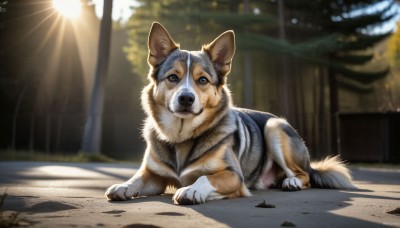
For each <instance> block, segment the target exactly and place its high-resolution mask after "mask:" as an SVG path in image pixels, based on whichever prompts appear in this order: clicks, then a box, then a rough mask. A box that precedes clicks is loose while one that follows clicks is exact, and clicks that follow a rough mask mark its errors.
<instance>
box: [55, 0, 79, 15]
mask: <svg viewBox="0 0 400 228" xmlns="http://www.w3.org/2000/svg"><path fill="white" fill-rule="evenodd" d="M53 7H54V8H55V9H56V10H57V11H58V12H59V13H60V14H61V15H63V16H64V17H67V18H71V19H74V18H77V17H79V15H80V14H81V8H82V5H81V0H53Z"/></svg>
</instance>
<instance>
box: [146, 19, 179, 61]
mask: <svg viewBox="0 0 400 228" xmlns="http://www.w3.org/2000/svg"><path fill="white" fill-rule="evenodd" d="M147 45H148V48H149V56H148V59H147V61H148V63H149V64H150V65H152V66H157V65H158V64H159V63H161V62H162V61H163V60H164V59H165V58H166V57H167V56H168V54H169V53H170V52H171V51H173V50H175V49H176V48H179V45H178V44H176V43H175V42H174V40H173V39H172V38H171V36H170V35H169V33H168V32H167V30H166V29H165V28H164V27H163V26H162V25H161V24H160V23H158V22H153V25H152V26H151V29H150V33H149V38H148V42H147Z"/></svg>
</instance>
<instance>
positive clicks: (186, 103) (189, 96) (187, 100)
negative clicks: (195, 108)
mask: <svg viewBox="0 0 400 228" xmlns="http://www.w3.org/2000/svg"><path fill="white" fill-rule="evenodd" d="M195 99H196V98H195V96H194V95H193V93H190V92H182V93H181V94H180V95H179V97H178V102H179V104H180V105H182V106H183V107H185V108H186V109H187V108H189V107H191V106H192V104H193V103H194V101H195Z"/></svg>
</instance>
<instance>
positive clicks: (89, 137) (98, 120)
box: [82, 0, 113, 154]
mask: <svg viewBox="0 0 400 228" xmlns="http://www.w3.org/2000/svg"><path fill="white" fill-rule="evenodd" d="M112 2H113V1H112V0H104V6H103V18H102V19H101V24H100V38H99V47H98V55H97V63H96V71H95V75H94V84H93V88H92V95H91V97H90V102H89V110H88V113H87V118H86V124H85V131H84V136H83V143H82V152H83V153H85V154H99V153H100V149H101V131H102V121H103V106H104V90H105V82H106V76H107V73H108V63H109V58H110V45H111V44H110V43H111V28H112V20H111V13H112Z"/></svg>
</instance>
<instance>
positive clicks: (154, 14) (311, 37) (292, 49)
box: [125, 0, 398, 152]
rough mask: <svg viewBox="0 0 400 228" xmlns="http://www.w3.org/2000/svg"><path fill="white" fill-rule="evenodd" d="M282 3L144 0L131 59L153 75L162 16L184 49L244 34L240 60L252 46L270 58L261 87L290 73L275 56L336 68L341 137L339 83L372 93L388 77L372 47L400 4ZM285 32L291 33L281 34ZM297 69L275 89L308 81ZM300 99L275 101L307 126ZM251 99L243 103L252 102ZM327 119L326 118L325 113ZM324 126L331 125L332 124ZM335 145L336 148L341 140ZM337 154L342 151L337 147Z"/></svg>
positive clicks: (389, 0) (333, 86) (237, 91)
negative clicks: (155, 29)
mask: <svg viewBox="0 0 400 228" xmlns="http://www.w3.org/2000/svg"><path fill="white" fill-rule="evenodd" d="M183 2H184V3H183ZM277 3H282V1H258V0H252V1H247V0H242V1H196V0H190V1H179V0H160V1H144V0H142V1H140V4H139V5H140V6H139V7H138V8H136V9H135V14H134V15H133V16H132V17H131V20H130V21H129V24H128V27H129V29H130V31H129V33H130V40H129V46H128V47H127V48H126V49H125V50H126V52H127V56H128V59H129V60H130V61H131V63H132V64H133V66H134V70H135V71H137V72H139V73H140V74H141V75H145V72H146V69H147V64H146V62H145V61H146V55H147V48H146V47H147V44H146V41H147V34H148V29H149V27H150V25H151V23H152V21H154V20H159V21H160V22H162V23H163V24H164V25H165V26H166V27H167V28H168V30H169V31H170V33H171V34H173V36H174V39H175V40H178V41H181V42H182V45H181V47H183V48H184V49H190V48H198V47H200V45H201V43H199V42H201V41H208V40H211V39H212V38H213V36H215V35H218V34H219V33H221V32H222V31H224V30H227V29H234V30H235V34H236V37H237V39H236V40H237V52H236V53H237V54H236V57H235V60H234V61H238V59H239V60H243V59H246V57H245V55H244V54H243V52H245V51H252V56H253V57H252V62H256V61H259V60H260V59H265V60H264V61H260V63H259V64H263V65H264V69H263V70H267V71H264V72H262V71H258V72H257V71H256V70H253V72H254V76H255V77H257V79H258V80H257V83H254V87H256V86H258V85H256V84H260V83H261V82H262V81H263V80H265V79H266V78H265V77H266V75H267V74H273V73H279V75H280V76H281V75H282V71H279V72H274V71H273V67H275V65H273V64H271V63H275V62H274V60H275V59H270V58H268V54H269V55H274V56H287V57H290V58H288V59H287V60H286V61H289V63H287V64H281V65H280V66H282V65H288V66H289V65H290V66H291V67H293V61H294V60H293V59H296V60H300V61H303V62H307V63H310V64H314V65H316V66H319V67H323V68H324V69H328V70H329V75H328V77H329V80H330V83H329V84H330V91H331V99H330V104H331V105H332V107H331V114H332V122H331V126H332V128H333V132H332V135H333V137H332V138H333V140H332V141H335V140H336V138H337V137H336V132H335V129H334V126H336V116H337V113H338V111H339V103H338V99H337V89H338V87H339V88H346V89H349V90H351V91H353V92H356V93H360V92H362V93H368V92H370V91H371V90H372V88H373V86H372V85H373V84H374V83H375V82H376V81H377V80H380V79H382V78H384V77H385V76H386V75H387V73H388V71H389V68H388V65H387V64H385V61H382V60H379V59H381V58H380V55H379V54H378V53H376V52H374V51H371V48H372V47H373V46H374V45H375V44H377V43H379V42H381V41H383V40H385V39H386V38H387V37H389V36H390V35H391V33H392V31H393V29H394V28H395V26H396V24H395V22H396V20H397V15H398V6H397V4H396V1H395V0H384V1H379V0H368V1H361V0H340V1H339V0H337V1H307V0H285V1H284V4H281V5H282V6H281V9H280V10H278V4H277ZM374 9H375V10H374ZM278 12H280V13H278ZM383 24H385V25H386V26H385V27H386V28H388V29H387V30H382V31H381V32H380V33H375V32H374V29H373V28H375V27H379V26H381V25H383ZM279 31H281V33H279ZM282 32H284V33H285V35H279V34H282ZM260 53H261V54H260ZM267 53H268V54H267ZM254 56H258V58H255V57H254ZM375 57H376V58H375ZM267 59H268V60H267ZM378 60H379V61H378ZM268 61H270V62H271V63H270V62H268ZM290 61H292V63H290ZM382 63H383V64H382ZM244 65H245V62H244V61H243V62H239V63H238V62H236V63H235V64H234V68H233V72H232V74H234V73H235V72H234V71H235V70H236V69H238V68H239V69H240V70H239V71H240V72H236V73H239V74H241V75H243V72H244V70H243V69H244V68H245V66H244ZM252 65H253V67H254V68H256V67H258V66H257V65H256V64H254V63H253V64H252ZM276 65H277V64H276ZM267 66H268V67H269V69H268V67H267ZM371 66H372V67H371ZM374 66H375V67H374ZM376 66H381V67H376ZM271 68H272V69H271ZM285 70H287V69H286V68H285ZM296 73H297V72H292V71H289V72H286V73H284V74H287V75H289V77H290V78H289V80H286V81H288V83H282V81H285V80H283V79H282V77H280V78H279V77H276V78H274V79H277V80H276V81H279V83H277V84H275V85H276V86H274V85H273V83H274V82H270V83H269V87H268V90H273V91H275V94H279V91H283V92H287V93H288V94H290V93H293V91H294V90H296V89H297V87H296V86H295V83H294V82H292V81H298V82H299V83H305V82H302V81H301V80H303V79H302V78H294V76H293V75H296ZM232 74H231V75H232ZM321 75H322V74H321ZM263 77H264V78H263ZM230 78H232V76H230ZM236 79H237V78H236ZM327 79H328V78H326V79H321V80H320V81H321V84H320V85H318V86H322V83H323V81H324V80H325V81H328V80H327ZM242 81H243V79H241V82H237V81H234V80H233V81H232V84H233V85H232V86H231V88H232V87H233V91H234V95H236V96H234V98H236V99H240V98H241V97H243V96H241V95H243V94H244V93H243V91H244V88H243V87H245V85H244V84H243V83H242ZM282 84H287V86H282ZM276 87H278V88H276ZM316 91H318V92H317V93H318V94H321V96H323V95H324V88H322V87H321V88H320V89H319V90H316ZM297 94H299V93H297ZM300 94H302V93H300ZM294 96H296V95H295V94H294V93H293V95H290V96H289V97H288V99H283V97H284V96H278V97H277V98H273V99H276V100H277V101H273V102H270V103H271V105H270V107H271V106H272V109H271V111H275V112H277V114H278V115H281V113H284V112H289V113H292V114H293V116H294V117H293V118H298V119H299V122H298V123H296V121H293V119H291V118H292V117H290V118H289V121H290V122H292V123H293V122H294V123H295V124H296V125H300V126H303V125H304V126H306V125H307V124H305V120H304V118H305V117H304V116H303V117H302V119H301V118H300V117H298V116H299V115H298V113H297V112H298V110H302V109H305V108H304V107H300V108H299V109H297V106H301V105H303V104H300V105H299V104H298V103H297V99H298V98H297V97H294ZM238 97H239V98H238ZM268 99H272V98H268ZM301 99H303V100H304V99H306V98H301ZM243 100H245V99H243ZM243 100H242V104H244V103H245V102H243ZM285 100H286V101H285ZM325 100H326V99H325V98H324V97H322V98H321V99H320V101H321V102H325ZM265 102H267V101H265ZM274 103H275V104H276V103H277V104H278V105H274ZM285 104H286V105H287V106H288V107H287V109H288V110H287V111H283V110H284V109H285V107H284V105H285ZM275 106H276V108H275ZM323 106H324V104H322V103H321V104H319V107H321V109H322V107H323ZM321 121H324V120H323V118H321ZM323 124H325V125H327V123H323ZM328 125H329V124H328ZM333 144H334V145H336V143H334V142H333ZM332 151H335V152H336V149H333V150H332Z"/></svg>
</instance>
